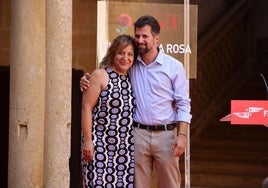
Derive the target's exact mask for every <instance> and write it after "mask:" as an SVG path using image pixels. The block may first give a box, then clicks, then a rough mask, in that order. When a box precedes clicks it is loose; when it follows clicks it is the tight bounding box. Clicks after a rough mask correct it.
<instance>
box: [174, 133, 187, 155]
mask: <svg viewBox="0 0 268 188" xmlns="http://www.w3.org/2000/svg"><path fill="white" fill-rule="evenodd" d="M185 147H186V136H185V135H182V134H179V135H178V137H177V139H176V140H175V143H174V146H173V154H174V156H175V157H179V156H181V155H182V154H183V153H184V151H185Z"/></svg>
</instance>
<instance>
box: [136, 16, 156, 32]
mask: <svg viewBox="0 0 268 188" xmlns="http://www.w3.org/2000/svg"><path fill="white" fill-rule="evenodd" d="M145 25H149V26H151V28H152V34H153V35H157V34H159V33H160V24H159V22H158V21H157V20H156V19H155V18H154V17H153V16H150V15H145V16H141V17H140V18H139V19H138V20H137V21H136V22H135V23H134V30H136V28H137V27H138V28H141V27H144V26H145Z"/></svg>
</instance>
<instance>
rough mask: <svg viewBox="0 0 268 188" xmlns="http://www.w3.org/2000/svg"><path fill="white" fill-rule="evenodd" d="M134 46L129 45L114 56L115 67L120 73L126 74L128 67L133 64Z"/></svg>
mask: <svg viewBox="0 0 268 188" xmlns="http://www.w3.org/2000/svg"><path fill="white" fill-rule="evenodd" d="M133 61H134V48H133V46H132V45H128V46H127V47H126V48H124V49H122V50H120V51H117V52H116V54H115V56H114V63H113V69H114V71H115V72H117V73H118V74H122V75H124V74H126V73H127V71H128V69H129V68H130V67H131V66H132V65H133Z"/></svg>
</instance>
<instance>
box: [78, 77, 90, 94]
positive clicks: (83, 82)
mask: <svg viewBox="0 0 268 188" xmlns="http://www.w3.org/2000/svg"><path fill="white" fill-rule="evenodd" d="M89 78H90V74H89V73H86V74H85V75H84V76H82V77H81V79H80V89H81V91H84V90H87V89H88V88H89Z"/></svg>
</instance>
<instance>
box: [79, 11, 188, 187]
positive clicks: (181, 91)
mask: <svg viewBox="0 0 268 188" xmlns="http://www.w3.org/2000/svg"><path fill="white" fill-rule="evenodd" d="M159 34H160V25H159V23H158V21H157V20H156V19H155V18H154V17H152V16H148V15H146V16H142V17H140V18H139V19H138V20H137V21H136V22H135V23H134V38H135V43H136V45H137V48H138V50H139V56H138V58H137V62H136V63H135V64H134V65H133V66H132V68H131V69H130V72H129V73H130V78H131V84H132V87H133V91H134V94H135V97H136V104H137V107H136V111H135V113H134V121H135V122H134V124H133V127H134V138H135V187H136V188H144V187H151V175H152V171H153V166H154V165H155V168H156V172H157V177H158V187H159V188H167V187H168V188H178V187H180V182H181V178H180V171H179V161H178V160H179V156H180V155H181V154H182V153H183V152H184V150H185V147H186V135H187V128H188V126H189V124H190V121H191V117H192V116H191V114H190V98H189V82H188V80H187V78H186V74H185V70H184V68H183V65H182V63H180V62H179V61H178V60H176V59H174V58H173V57H171V56H169V55H167V54H165V53H164V52H162V51H160V50H159V48H158V42H159ZM82 80H83V79H81V81H82ZM84 80H85V79H84ZM80 84H81V86H82V87H83V84H82V83H80ZM87 84H88V83H87ZM83 88H84V89H86V87H83ZM173 104H174V105H175V108H176V110H174V107H173ZM177 125H178V126H177Z"/></svg>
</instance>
